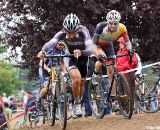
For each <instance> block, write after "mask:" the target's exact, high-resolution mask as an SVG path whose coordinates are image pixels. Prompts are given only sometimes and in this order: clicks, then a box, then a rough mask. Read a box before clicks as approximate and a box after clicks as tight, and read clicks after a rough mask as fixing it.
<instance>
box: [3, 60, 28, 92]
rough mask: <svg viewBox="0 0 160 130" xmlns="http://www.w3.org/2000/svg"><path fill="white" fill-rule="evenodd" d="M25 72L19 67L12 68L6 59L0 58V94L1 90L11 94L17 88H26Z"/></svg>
mask: <svg viewBox="0 0 160 130" xmlns="http://www.w3.org/2000/svg"><path fill="white" fill-rule="evenodd" d="M26 76H27V73H26V71H22V70H20V69H19V68H14V67H13V65H12V64H11V63H9V62H8V61H4V60H0V95H1V94H2V93H3V92H6V93H7V94H11V93H13V92H16V91H17V90H21V89H26V88H28V87H29V86H30V85H29V82H28V81H27V80H26V78H25V77H26Z"/></svg>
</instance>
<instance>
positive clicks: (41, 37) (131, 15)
mask: <svg viewBox="0 0 160 130" xmlns="http://www.w3.org/2000/svg"><path fill="white" fill-rule="evenodd" d="M4 4H5V8H1V12H3V15H2V16H3V17H4V18H5V20H6V21H5V22H8V23H9V22H10V21H12V22H14V23H15V25H14V26H8V27H7V28H8V30H9V33H7V35H6V38H7V40H8V44H9V45H11V46H12V47H13V49H15V47H17V46H19V47H21V48H22V52H23V55H22V58H23V59H24V60H25V62H24V63H20V66H21V67H24V68H28V69H29V70H30V74H31V75H32V76H31V75H30V76H29V77H30V78H34V77H33V74H34V75H35V74H37V72H38V71H37V68H38V59H36V55H37V53H38V52H39V51H40V50H41V47H42V46H43V45H44V43H45V42H47V41H48V40H49V39H51V38H52V37H53V36H54V34H55V33H56V32H57V31H58V30H60V29H61V28H62V22H63V19H64V17H65V16H66V15H67V14H68V13H71V12H73V13H76V14H77V15H78V17H79V18H80V20H81V23H83V24H84V25H86V26H87V27H88V28H89V30H90V33H91V35H93V32H94V29H95V26H96V24H97V23H99V22H100V21H103V20H105V16H106V14H107V12H108V11H109V10H111V9H116V10H118V11H119V12H120V13H121V15H122V22H123V23H125V25H126V26H127V29H128V32H129V36H130V39H136V40H137V41H138V42H139V44H140V49H139V53H140V56H141V58H142V61H152V62H153V61H157V60H159V59H160V55H159V54H158V52H159V51H160V44H159V42H160V37H159V35H160V30H159V28H160V24H159V21H160V1H158V0H127V1H126V0H77V1H75V0H52V1H50V0H23V1H21V0H14V1H13V0H6V1H5V3H3V4H1V6H2V5H4ZM3 7H4V6H3ZM15 17H16V18H17V19H18V20H14V18H15ZM8 25H10V24H8Z"/></svg>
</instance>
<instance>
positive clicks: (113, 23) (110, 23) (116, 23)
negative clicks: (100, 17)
mask: <svg viewBox="0 0 160 130" xmlns="http://www.w3.org/2000/svg"><path fill="white" fill-rule="evenodd" d="M109 24H110V25H117V24H118V23H109Z"/></svg>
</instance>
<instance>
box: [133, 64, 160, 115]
mask: <svg viewBox="0 0 160 130" xmlns="http://www.w3.org/2000/svg"><path fill="white" fill-rule="evenodd" d="M152 69H153V73H157V72H158V77H157V78H158V79H157V80H156V81H154V82H153V81H148V80H143V81H141V82H140V83H139V84H138V87H140V89H141V90H142V92H141V91H136V95H137V97H138V98H137V100H138V107H139V109H140V110H142V111H143V112H145V113H155V112H157V111H159V110H160V74H159V71H160V67H158V66H153V67H152Z"/></svg>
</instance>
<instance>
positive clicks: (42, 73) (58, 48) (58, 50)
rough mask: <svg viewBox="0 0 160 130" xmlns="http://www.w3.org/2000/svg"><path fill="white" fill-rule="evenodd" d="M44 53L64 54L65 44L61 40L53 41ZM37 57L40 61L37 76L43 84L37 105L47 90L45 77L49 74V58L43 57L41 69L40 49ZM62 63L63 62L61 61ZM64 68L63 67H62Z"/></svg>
mask: <svg viewBox="0 0 160 130" xmlns="http://www.w3.org/2000/svg"><path fill="white" fill-rule="evenodd" d="M46 54H55V55H56V54H65V45H64V42H63V41H59V42H57V43H55V44H54V45H53V46H52V47H51V48H49V49H48V50H47V51H46ZM37 57H38V58H40V62H39V77H40V80H41V83H42V84H43V86H44V87H43V88H42V89H41V91H40V93H39V96H38V104H37V105H38V106H39V105H40V102H41V98H43V97H44V96H45V95H46V93H47V90H48V87H49V84H48V79H47V77H49V76H50V72H51V68H50V62H51V61H50V60H49V59H45V61H44V69H42V64H43V63H42V51H40V52H39V53H38V56H37ZM53 62H57V60H56V59H55V60H54V61H53ZM61 62H62V65H64V64H63V61H61ZM63 68H64V67H63Z"/></svg>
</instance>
